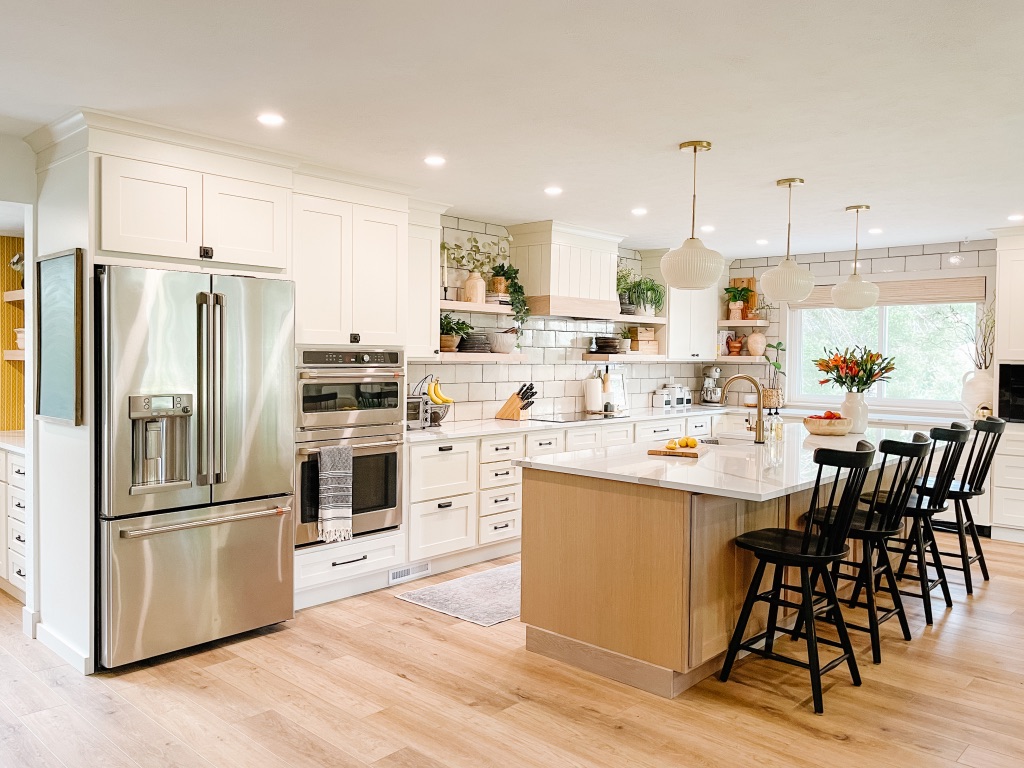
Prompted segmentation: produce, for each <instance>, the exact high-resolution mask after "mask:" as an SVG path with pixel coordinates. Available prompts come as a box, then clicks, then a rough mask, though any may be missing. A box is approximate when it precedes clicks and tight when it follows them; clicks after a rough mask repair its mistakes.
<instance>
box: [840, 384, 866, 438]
mask: <svg viewBox="0 0 1024 768" xmlns="http://www.w3.org/2000/svg"><path fill="white" fill-rule="evenodd" d="M842 414H843V416H845V417H846V418H848V419H850V421H852V422H853V425H852V426H851V427H850V434H853V435H863V434H864V433H865V432H866V431H867V428H868V404H867V403H865V402H864V393H863V392H847V393H846V399H845V400H843V410H842Z"/></svg>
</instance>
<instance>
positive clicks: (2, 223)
mask: <svg viewBox="0 0 1024 768" xmlns="http://www.w3.org/2000/svg"><path fill="white" fill-rule="evenodd" d="M0 235H6V236H8V237H24V236H25V206H24V205H22V204H21V203H5V202H2V201H0Z"/></svg>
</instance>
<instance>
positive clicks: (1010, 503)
mask: <svg viewBox="0 0 1024 768" xmlns="http://www.w3.org/2000/svg"><path fill="white" fill-rule="evenodd" d="M992 524H993V525H1007V526H1012V527H1014V528H1024V490H1020V489H1018V488H998V487H997V488H993V489H992Z"/></svg>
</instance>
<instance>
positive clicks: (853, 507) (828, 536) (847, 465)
mask: <svg viewBox="0 0 1024 768" xmlns="http://www.w3.org/2000/svg"><path fill="white" fill-rule="evenodd" d="M874 459H875V446H873V445H872V444H871V443H869V442H868V441H867V440H861V441H860V442H858V443H857V448H856V450H853V451H840V450H836V449H834V448H818V449H816V450H815V451H814V463H815V464H817V465H818V474H817V477H816V478H815V480H814V493H812V494H811V507H810V509H809V510H808V513H807V524H806V526H805V527H804V540H803V549H802V552H803V554H805V555H808V554H813V555H818V556H826V555H827V556H835V555H839V554H841V553H842V552H843V550H844V548H845V547H846V538H847V536H849V535H850V526H851V525H852V523H853V515H854V513H855V512H856V511H857V506H858V504H859V502H860V495H861V492H862V491H863V490H864V481H865V480H867V477H868V472H869V471H870V469H871V462H873V461H874ZM825 467H830V468H833V469H835V470H836V476H835V479H834V480H833V481H832V487H831V489H829V491H828V502H827V503H824V504H823V503H822V502H821V497H822V496H824V495H825V493H824V492H823V490H822V487H821V476H822V472H823V470H824V469H825ZM844 469H845V470H846V479H845V482H844V481H843V470H844ZM840 487H842V493H839V489H840ZM815 510H818V511H819V512H820V513H823V515H821V516H819V517H818V519H817V520H815ZM815 525H816V526H817V529H818V530H817V534H818V535H817V536H816V537H815V536H814V535H813V529H814V527H815Z"/></svg>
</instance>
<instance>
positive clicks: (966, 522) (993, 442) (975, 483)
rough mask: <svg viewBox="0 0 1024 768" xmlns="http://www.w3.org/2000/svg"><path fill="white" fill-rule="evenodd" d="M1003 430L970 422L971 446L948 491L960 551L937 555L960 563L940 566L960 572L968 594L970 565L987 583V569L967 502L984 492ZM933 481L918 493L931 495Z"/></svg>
mask: <svg viewBox="0 0 1024 768" xmlns="http://www.w3.org/2000/svg"><path fill="white" fill-rule="evenodd" d="M1005 429H1006V422H1005V421H1003V420H1002V419H997V418H995V417H994V416H989V417H988V418H987V419H980V420H978V421H976V422H974V437H973V439H972V440H971V441H970V444H971V447H970V450H969V451H968V452H967V462H966V463H965V464H964V469H963V472H962V474H961V475H960V479H958V480H956V481H955V482H954V483H953V486H952V487H951V488H950V489H949V499H950V501H952V502H953V505H954V508H955V509H956V533H957V537H958V539H959V544H960V551H959V552H942V551H940V552H939V554H940V555H942V556H943V557H954V558H956V559H957V560H959V561H960V564H959V565H950V564H949V563H943V567H944V568H949V569H952V570H954V571H963V573H964V585H965V586H966V587H967V594H968V595H972V594H974V584H973V580H972V578H971V565H972V564H974V563H978V565H979V566H981V575H982V577H983V578H984V579H985V581H988V566H987V565H986V564H985V553H984V552H983V551H982V549H981V537H979V536H978V526H976V525H975V524H974V515H973V514H972V513H971V505H970V501H971V499H973V498H975V497H976V496H981V495H982V494H984V493H985V481H986V480H987V479H988V472H989V470H990V469H991V468H992V460H993V459H994V458H995V455H996V448H998V447H999V441H1000V440H1001V439H1002V437H1003V431H1004V430H1005ZM934 481H935V478H934V477H928V478H927V479H926V480H924V481H923V482H922V483H921V485H920V487H919V488H918V492H919V493H922V494H929V493H931V492H932V489H933V487H934V485H935V482H934ZM968 536H970V537H971V544H973V546H974V554H971V551H970V549H969V548H968V544H967V537H968Z"/></svg>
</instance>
